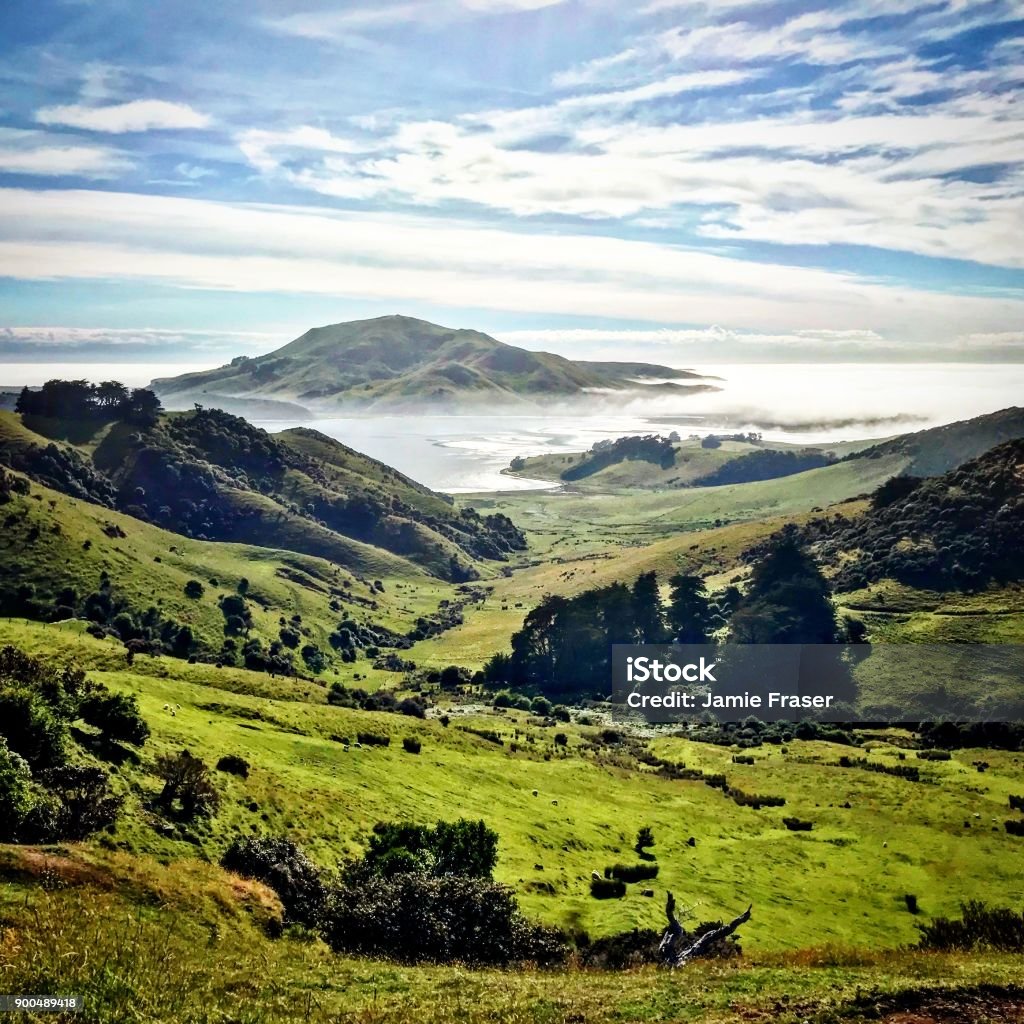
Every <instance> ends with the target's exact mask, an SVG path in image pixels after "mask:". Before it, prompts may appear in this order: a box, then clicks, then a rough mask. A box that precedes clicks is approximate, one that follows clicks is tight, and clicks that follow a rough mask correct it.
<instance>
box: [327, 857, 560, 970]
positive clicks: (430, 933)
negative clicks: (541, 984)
mask: <svg viewBox="0 0 1024 1024" xmlns="http://www.w3.org/2000/svg"><path fill="white" fill-rule="evenodd" d="M323 930H324V936H325V938H326V939H327V941H328V942H329V943H330V945H331V947H332V948H333V949H334V950H335V951H336V952H344V953H350V954H355V955H359V956H383V957H389V958H393V959H396V960H401V961H405V962H416V961H430V962H435V963H450V962H452V961H461V962H464V963H469V964H510V963H516V962H524V961H533V962H536V963H540V964H551V963H556V962H558V961H561V960H563V959H564V957H565V952H566V951H565V946H564V943H563V941H562V937H561V935H560V934H559V933H558V932H556V931H554V930H552V929H548V928H543V927H541V926H538V925H535V924H532V923H531V922H529V921H527V920H526V918H524V917H523V915H522V914H521V912H520V910H519V905H518V903H517V902H516V899H515V896H514V895H513V893H512V890H511V889H509V888H508V887H507V886H504V885H499V884H497V883H496V882H492V881H490V880H489V879H485V878H468V877H465V876H459V875H444V876H440V877H438V876H431V875H425V874H422V873H415V872H409V873H404V874H398V875H394V876H392V877H390V878H384V877H381V876H376V875H375V876H371V877H369V878H366V879H364V880H363V881H362V882H361V883H360V884H358V885H353V886H347V887H345V888H342V889H339V890H337V891H336V892H335V893H334V894H333V896H332V898H331V901H330V904H329V907H328V912H327V922H326V924H325V926H324V929H323Z"/></svg>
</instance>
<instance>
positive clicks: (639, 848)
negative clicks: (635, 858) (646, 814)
mask: <svg viewBox="0 0 1024 1024" xmlns="http://www.w3.org/2000/svg"><path fill="white" fill-rule="evenodd" d="M653 845H654V830H653V829H652V828H651V826H650V825H642V826H641V827H640V829H639V830H638V831H637V834H636V842H635V843H634V844H633V849H634V850H636V852H637V853H643V852H644V850H647V849H649V848H650V847H652V846H653Z"/></svg>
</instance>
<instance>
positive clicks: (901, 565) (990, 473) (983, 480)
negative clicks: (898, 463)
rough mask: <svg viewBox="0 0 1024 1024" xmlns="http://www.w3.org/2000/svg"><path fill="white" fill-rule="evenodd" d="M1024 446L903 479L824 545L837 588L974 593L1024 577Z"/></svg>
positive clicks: (1018, 444)
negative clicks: (887, 582)
mask: <svg viewBox="0 0 1024 1024" xmlns="http://www.w3.org/2000/svg"><path fill="white" fill-rule="evenodd" d="M1022 535H1024V440H1016V441H1007V442H1006V443H1005V444H1000V445H997V446H996V447H995V448H993V449H991V451H988V452H986V453H985V454H984V455H982V456H980V457H979V458H976V459H972V460H971V461H969V462H965V463H964V464H963V465H961V466H959V468H957V469H954V470H952V471H950V472H948V473H944V474H943V475H942V476H937V477H931V478H925V479H921V478H917V477H900V478H897V479H896V480H894V481H892V483H891V484H889V485H887V486H886V487H883V488H881V489H880V490H879V491H878V492H877V493H876V495H875V498H874V507H873V508H872V509H871V510H869V511H868V512H867V513H865V514H864V515H863V516H861V517H860V518H859V519H857V520H855V521H853V522H851V523H849V524H842V525H840V526H839V527H837V528H836V529H835V530H834V531H833V532H832V533H831V534H830V535H829V536H828V537H827V539H826V540H824V541H823V542H822V543H821V544H820V548H821V550H822V552H823V553H824V554H826V555H827V556H828V557H830V558H831V559H832V560H833V561H835V562H836V563H837V564H838V565H839V571H838V573H837V574H836V580H835V581H836V585H837V587H839V589H841V590H856V589H858V588H860V587H863V586H865V585H867V584H868V583H872V582H876V581H878V580H881V579H894V580H897V581H899V582H902V583H906V584H910V585H913V586H918V587H927V588H931V589H936V590H950V589H956V590H973V589H977V588H979V587H984V586H986V585H988V584H989V583H993V582H995V583H1009V582H1016V581H1019V580H1021V579H1024V549H1022V546H1021V537H1022Z"/></svg>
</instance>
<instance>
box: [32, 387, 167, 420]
mask: <svg viewBox="0 0 1024 1024" xmlns="http://www.w3.org/2000/svg"><path fill="white" fill-rule="evenodd" d="M14 411H15V412H18V413H21V414H22V415H23V416H44V417H47V418H48V419H61V420H87V421H92V422H95V423H111V422H114V421H119V422H121V423H130V424H132V425H133V426H137V427H143V428H146V427H152V426H153V425H154V424H155V423H156V421H157V418H158V417H159V415H160V413H161V411H162V410H161V407H160V399H159V398H157V396H156V395H155V394H154V393H153V392H152V391H150V390H149V389H148V388H127V387H125V385H124V384H121V383H120V382H119V381H116V380H107V381H104V382H103V383H102V384H90V383H89V382H88V381H87V380H48V381H47V382H46V383H45V384H44V385H43V386H42V387H41V388H39V389H38V390H35V391H33V390H32V389H31V388H24V389H23V390H22V392H21V394H20V395H19V396H18V401H17V404H16V405H15V407H14Z"/></svg>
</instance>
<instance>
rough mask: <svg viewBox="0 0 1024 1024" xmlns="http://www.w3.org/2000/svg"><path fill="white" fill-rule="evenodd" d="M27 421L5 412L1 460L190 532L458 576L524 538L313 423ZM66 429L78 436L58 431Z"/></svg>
mask: <svg viewBox="0 0 1024 1024" xmlns="http://www.w3.org/2000/svg"><path fill="white" fill-rule="evenodd" d="M26 422H27V424H28V426H26V424H25V423H22V422H21V421H20V419H19V418H18V417H17V416H15V415H14V414H12V413H0V463H6V464H7V465H9V466H10V467H11V468H12V469H16V470H19V471H21V472H24V473H26V474H28V475H29V476H31V477H32V478H33V479H35V480H38V481H39V482H41V483H44V484H46V485H48V486H50V487H53V488H55V489H57V490H61V491H64V492H65V493H68V494H71V495H72V496H75V497H80V498H85V499H87V500H90V501H94V502H97V503H98V504H101V505H105V506H107V507H110V508H117V509H119V510H121V511H123V512H126V513H128V514H129V515H132V516H134V517H135V518H138V519H141V520H144V521H146V522H150V523H154V524H157V525H160V526H162V527H164V528H166V529H169V530H172V531H174V532H177V533H181V534H183V535H184V536H187V537H194V538H197V539H201V540H222V541H236V542H242V543H247V544H255V545H260V546H266V547H274V548H283V549H286V550H291V551H295V552H298V553H301V554H306V555H313V556H317V557H321V558H327V559H330V560H332V561H335V562H338V563H339V564H342V565H350V564H354V562H358V558H355V557H354V555H353V552H354V550H355V549H356V548H357V547H358V546H359V545H363V546H366V545H369V546H372V547H374V548H379V549H383V551H384V552H390V553H392V554H393V555H397V556H399V557H400V558H401V559H407V560H409V561H410V562H413V563H415V564H416V565H417V566H421V567H423V568H425V569H426V570H427V571H429V572H431V573H433V574H434V575H437V576H439V577H442V578H445V579H454V580H466V579H472V578H476V577H477V576H479V575H480V570H479V569H478V568H477V564H478V562H479V561H480V560H485V561H486V560H504V559H505V558H507V556H508V554H509V553H510V552H512V551H515V550H518V549H520V548H522V547H523V546H524V543H525V542H524V540H523V537H522V534H521V533H520V532H519V531H518V530H517V529H516V528H515V527H514V526H513V525H512V523H511V522H510V521H509V520H508V519H506V518H505V517H504V516H500V515H499V516H488V517H481V516H479V515H477V514H476V513H475V512H473V511H472V510H469V509H464V510H459V511H457V510H455V509H454V508H453V507H452V504H451V502H450V500H449V499H447V498H445V497H443V496H442V495H439V494H435V493H434V492H432V491H430V490H428V489H427V488H425V487H422V486H421V485H419V484H416V483H415V482H413V481H411V480H409V479H408V478H407V477H404V476H402V475H401V474H399V473H396V472H395V471H393V470H391V469H389V468H388V467H386V466H384V465H382V464H381V463H378V462H376V461H375V460H373V459H369V458H367V457H366V456H363V455H360V454H359V453H357V452H354V451H352V450H351V449H349V448H346V447H345V446H344V445H341V444H339V443H337V442H334V441H331V440H330V439H328V438H326V437H324V436H323V435H319V434H316V433H315V432H312V431H304V430H297V431H291V432H288V433H286V434H283V435H280V436H278V437H275V436H273V435H270V434H268V433H267V432H266V431H263V430H260V429H259V428H257V427H253V426H252V425H251V424H249V423H248V422H246V421H245V420H242V419H240V418H238V417H235V416H231V415H229V414H228V413H224V412H221V411H219V410H211V409H196V410H193V411H192V412H189V413H178V414H171V415H168V416H165V417H163V418H162V419H160V420H159V421H158V422H157V423H156V425H155V426H153V427H152V428H150V429H144V430H140V429H138V428H137V427H134V426H132V425H130V424H125V423H116V422H115V423H111V424H106V425H103V426H99V425H96V424H89V425H83V424H76V423H70V424H69V423H64V422H61V421H55V420H43V419H40V418H38V417H28V418H26ZM31 427H35V428H36V430H33V429H30V428H31ZM40 431H44V432H45V434H44V433H40ZM69 434H70V435H72V436H75V437H76V439H77V440H78V442H79V443H78V444H72V443H70V442H69V441H65V440H61V439H60V438H61V437H62V436H65V437H66V436H68V435H69ZM353 542H355V544H354V543H353Z"/></svg>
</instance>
